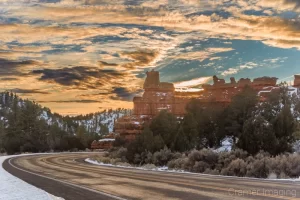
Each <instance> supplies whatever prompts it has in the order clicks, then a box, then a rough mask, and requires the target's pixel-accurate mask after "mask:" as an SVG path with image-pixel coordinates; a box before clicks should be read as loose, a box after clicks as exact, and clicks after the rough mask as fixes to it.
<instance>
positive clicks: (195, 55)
mask: <svg viewBox="0 0 300 200" xmlns="http://www.w3.org/2000/svg"><path fill="white" fill-rule="evenodd" d="M233 50H234V49H232V48H221V47H220V48H216V47H215V48H207V49H204V50H203V51H193V52H187V53H180V54H179V55H175V56H173V57H172V58H175V59H184V60H199V61H201V62H202V61H204V60H206V59H208V58H210V59H211V60H214V59H219V58H217V57H212V56H213V55H215V54H218V53H223V52H229V51H233Z"/></svg>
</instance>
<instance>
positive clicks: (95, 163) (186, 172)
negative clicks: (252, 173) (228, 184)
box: [85, 158, 300, 182]
mask: <svg viewBox="0 0 300 200" xmlns="http://www.w3.org/2000/svg"><path fill="white" fill-rule="evenodd" d="M85 162H87V163H90V164H94V165H100V166H108V167H116V168H127V169H138V170H146V171H161V172H162V171H163V172H169V173H184V174H193V175H202V176H211V177H223V178H240V179H248V180H260V181H285V182H287V181H288V182H300V177H299V178H298V179H270V178H269V179H263V178H252V177H236V176H223V175H212V174H201V173H194V172H189V171H184V170H174V169H172V170H170V169H168V167H167V166H164V167H154V168H148V167H147V165H146V166H142V167H133V166H124V165H113V164H105V163H102V162H98V161H95V160H92V159H90V158H87V159H85Z"/></svg>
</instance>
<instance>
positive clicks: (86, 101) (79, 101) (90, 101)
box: [38, 99, 102, 103]
mask: <svg viewBox="0 0 300 200" xmlns="http://www.w3.org/2000/svg"><path fill="white" fill-rule="evenodd" d="M38 102H39V103H102V101H97V100H87V99H86V100H85V99H84V100H65V101H38Z"/></svg>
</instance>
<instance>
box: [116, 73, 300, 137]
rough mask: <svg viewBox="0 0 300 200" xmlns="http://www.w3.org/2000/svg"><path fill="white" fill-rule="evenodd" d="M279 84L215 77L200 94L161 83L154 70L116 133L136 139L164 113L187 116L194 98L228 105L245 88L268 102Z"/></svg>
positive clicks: (273, 80) (299, 79) (299, 80)
mask: <svg viewBox="0 0 300 200" xmlns="http://www.w3.org/2000/svg"><path fill="white" fill-rule="evenodd" d="M276 82H277V78H275V77H261V78H256V79H254V80H253V81H251V80H250V79H248V78H242V79H240V80H238V81H236V80H235V78H230V82H229V83H226V82H225V80H224V79H219V78H218V77H217V76H214V77H213V84H211V85H203V86H202V88H203V90H202V91H200V92H178V91H176V92H175V88H174V85H173V84H172V83H164V82H160V79H159V72H157V71H153V70H152V71H150V72H147V77H146V80H145V83H144V94H143V96H141V97H135V98H134V99H133V103H134V110H133V115H132V116H127V117H123V118H121V119H118V121H117V123H116V125H115V130H114V131H115V133H118V134H119V135H120V136H121V137H123V138H125V139H126V140H133V139H134V138H135V136H136V135H137V134H140V133H141V132H142V129H143V123H144V122H145V121H151V119H152V118H153V117H154V116H155V115H157V114H158V113H159V112H160V111H161V110H167V111H168V112H170V113H172V114H174V115H176V116H178V117H181V116H184V114H185V108H186V105H187V104H188V102H189V101H190V100H191V99H192V98H196V99H199V100H201V101H202V103H203V104H204V105H205V103H211V102H214V103H216V104H220V105H222V106H226V105H228V104H229V103H230V102H231V99H232V97H233V96H235V95H236V94H238V93H239V92H241V91H242V90H243V88H244V87H245V86H249V87H252V88H253V89H254V90H256V91H257V94H258V96H259V97H260V99H261V101H264V100H265V99H266V98H267V96H268V94H269V93H270V92H272V91H274V90H277V89H279V87H278V86H277V85H276ZM295 86H297V87H298V89H297V88H296V87H295V88H293V89H294V90H296V91H298V93H299V91H300V89H299V88H300V75H298V76H295Z"/></svg>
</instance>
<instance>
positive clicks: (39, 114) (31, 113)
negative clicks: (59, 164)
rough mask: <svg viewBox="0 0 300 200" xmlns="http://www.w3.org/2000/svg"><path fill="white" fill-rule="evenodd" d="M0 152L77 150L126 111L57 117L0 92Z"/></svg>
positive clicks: (46, 110)
mask: <svg viewBox="0 0 300 200" xmlns="http://www.w3.org/2000/svg"><path fill="white" fill-rule="evenodd" d="M0 106H1V107H0V152H1V153H4V152H5V153H8V154H15V153H22V152H49V151H70V150H71V151H77V150H85V149H86V148H90V145H91V143H92V141H93V140H98V139H99V138H101V137H102V136H104V135H106V134H108V133H109V132H110V131H111V130H112V127H113V123H114V120H115V119H117V118H119V117H121V116H123V115H125V114H128V113H130V110H126V109H116V110H105V111H103V112H99V113H91V114H89V115H84V116H83V115H79V116H61V115H59V114H57V113H52V112H51V110H50V109H49V108H45V107H42V106H41V105H39V104H38V103H36V102H34V101H30V100H24V99H21V98H19V97H18V96H17V95H16V94H14V93H11V92H3V93H0Z"/></svg>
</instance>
